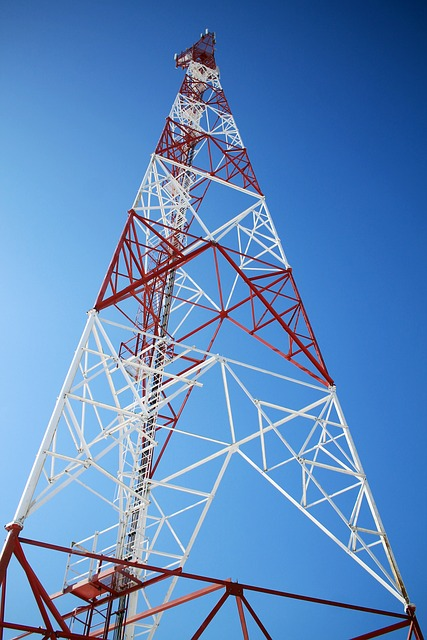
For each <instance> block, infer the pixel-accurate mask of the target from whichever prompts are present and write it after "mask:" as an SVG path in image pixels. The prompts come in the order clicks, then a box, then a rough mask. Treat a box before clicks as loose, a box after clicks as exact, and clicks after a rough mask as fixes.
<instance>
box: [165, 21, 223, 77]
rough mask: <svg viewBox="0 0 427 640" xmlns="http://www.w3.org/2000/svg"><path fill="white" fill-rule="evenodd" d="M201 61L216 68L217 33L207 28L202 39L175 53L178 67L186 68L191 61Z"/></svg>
mask: <svg viewBox="0 0 427 640" xmlns="http://www.w3.org/2000/svg"><path fill="white" fill-rule="evenodd" d="M191 61H193V62H200V63H201V64H204V65H205V66H206V67H210V68H211V69H216V62H215V34H214V33H213V32H209V31H208V30H207V29H206V31H205V33H202V34H201V36H200V40H198V41H197V42H196V43H195V44H193V46H192V47H189V48H188V49H185V51H182V52H181V53H179V54H177V53H176V54H175V62H176V66H177V67H182V68H183V69H186V68H187V67H188V65H189V64H190V62H191Z"/></svg>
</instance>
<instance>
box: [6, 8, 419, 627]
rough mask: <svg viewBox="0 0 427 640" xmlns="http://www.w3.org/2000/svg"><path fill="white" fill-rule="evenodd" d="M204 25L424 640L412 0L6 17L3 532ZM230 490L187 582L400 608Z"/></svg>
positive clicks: (246, 489)
mask: <svg viewBox="0 0 427 640" xmlns="http://www.w3.org/2000/svg"><path fill="white" fill-rule="evenodd" d="M205 28H209V30H211V31H215V32H216V36H217V53H216V59H217V62H218V65H219V67H220V70H221V82H222V85H223V88H224V90H225V94H226V96H227V98H228V101H229V103H230V106H231V109H232V111H233V115H234V117H235V119H236V122H237V125H238V127H239V130H240V133H241V136H242V138H243V141H244V143H245V145H246V147H247V149H248V153H249V156H250V158H251V161H252V166H253V168H254V170H255V173H256V175H257V178H258V181H259V183H260V185H261V188H262V190H263V192H264V193H265V194H266V197H267V202H268V205H269V208H270V211H271V213H272V216H273V219H274V222H275V224H276V227H277V229H278V232H279V235H280V236H281V239H282V242H283V245H284V248H285V251H286V253H287V257H288V259H289V261H290V263H291V265H292V267H293V273H294V276H295V278H296V281H297V283H298V286H299V289H300V292H301V295H302V298H303V301H304V304H305V307H306V309H307V311H308V314H309V317H310V321H311V324H312V326H313V328H314V330H315V333H316V336H317V339H318V342H319V344H320V347H321V349H322V353H323V356H324V358H325V360H326V363H327V366H328V369H329V371H330V373H331V374H332V376H333V378H334V379H335V381H336V383H337V388H338V392H339V394H340V400H341V403H342V405H343V408H344V411H345V414H346V417H347V419H348V421H349V423H350V425H351V427H352V434H353V437H354V440H355V442H356V445H357V448H358V452H359V455H360V457H361V459H362V463H363V465H364V467H365V470H366V472H367V475H368V478H369V480H370V484H371V487H372V490H373V493H374V496H375V499H376V502H377V506H378V508H379V511H380V514H381V517H382V519H383V522H384V524H385V528H386V531H387V533H388V535H389V538H390V540H391V543H392V546H393V551H394V553H395V556H396V559H397V562H398V565H399V567H400V569H401V572H402V575H403V578H404V580H405V583H406V586H407V589H408V591H409V594H410V596H411V598H412V599H413V601H414V602H415V604H417V605H418V613H419V619H420V622H421V625H422V626H423V627H424V631H425V632H426V630H427V605H426V603H427V581H426V573H427V572H426V569H427V552H426V545H425V539H426V534H427V506H426V498H427V471H426V468H427V467H426V465H425V451H426V448H427V436H426V432H427V429H426V426H427V425H426V411H425V408H424V407H425V400H426V393H425V361H426V357H427V348H426V347H427V344H426V333H425V329H424V324H425V317H426V314H427V305H426V285H425V279H426V240H427V238H426V235H427V234H426V231H427V223H426V213H427V211H426V205H427V171H426V169H427V159H426V152H425V150H426V146H427V145H426V143H427V122H426V101H427V82H426V71H425V70H426V63H427V38H426V35H427V6H426V4H425V3H424V2H421V1H415V0H408V1H407V2H398V1H396V0H390V1H388V2H384V1H383V2H382V1H379V0H371V1H369V2H368V1H367V0H362V2H355V1H352V0H349V1H348V2H338V1H335V2H334V1H330V0H326V1H325V2H322V3H320V2H314V1H312V2H309V1H307V0H301V1H296V0H289V1H287V0H284V1H283V2H272V1H271V0H267V1H266V2H263V3H258V2H251V1H249V2H247V3H245V5H244V8H243V5H241V4H240V3H239V2H223V1H221V0H220V1H219V2H216V3H214V4H212V5H210V6H208V7H206V6H204V5H202V4H200V3H198V2H195V1H194V0H190V1H189V2H187V3H186V4H185V9H184V8H183V7H180V5H178V4H176V3H172V2H170V1H169V0H167V1H165V2H163V3H158V4H157V5H153V4H152V3H148V2H142V1H141V2H131V1H129V0H125V1H123V2H120V3H119V2H110V1H108V0H106V1H104V2H101V1H97V0H93V1H88V2H83V1H80V0H75V1H74V2H68V1H63V2H53V1H43V0H41V1H40V2H37V3H34V2H24V1H22V0H16V1H14V2H4V3H3V4H2V6H1V7H0V54H1V55H0V58H1V60H0V82H1V86H2V100H1V102H0V135H1V138H0V139H1V151H0V158H1V167H2V170H1V173H0V207H1V217H0V233H1V238H2V251H1V254H0V263H1V274H2V275H1V280H2V297H3V304H2V309H3V312H2V314H1V316H0V340H1V348H2V355H3V367H2V373H1V378H2V383H1V387H0V388H1V399H2V408H3V411H2V416H3V420H2V424H1V427H0V428H1V434H2V440H3V447H2V454H1V458H2V464H1V470H0V477H1V481H2V486H3V490H2V500H1V508H0V514H1V518H2V520H3V522H4V523H6V522H8V521H9V520H10V519H11V518H12V516H13V513H14V511H15V507H16V504H17V502H18V499H19V496H20V494H21V492H22V488H23V486H24V483H25V480H26V477H27V475H28V473H29V470H30V468H31V464H32V461H33V459H34V456H35V454H36V451H37V449H38V446H39V443H40V440H41V437H42V434H43V432H44V428H45V425H46V422H47V420H48V418H49V416H50V413H51V410H52V407H53V404H54V401H55V399H56V396H57V394H58V392H59V389H60V387H61V385H62V381H63V378H64V375H65V373H66V370H67V368H68V364H69V361H70V359H71V357H72V354H73V352H74V349H75V347H76V344H77V340H78V338H79V336H80V333H81V330H82V328H83V325H84V322H85V312H86V311H87V310H88V309H90V308H91V307H92V305H93V302H94V300H95V298H96V294H97V292H98V289H99V286H100V284H101V281H102V278H103V276H104V274H105V271H106V268H107V266H108V263H109V261H110V258H111V254H112V252H113V250H114V248H115V245H116V242H117V240H118V237H119V234H120V232H121V229H122V226H123V223H124V220H125V213H126V211H127V209H129V207H130V206H131V204H132V201H133V198H134V195H135V193H136V191H137V188H138V186H139V183H140V180H141V178H142V175H143V173H144V171H145V168H146V166H147V164H148V161H149V157H150V154H151V153H152V152H153V150H154V147H155V145H156V143H157V140H158V138H159V135H160V133H161V130H162V128H163V124H164V118H165V117H166V116H167V114H168V113H169V109H170V106H171V104H172V102H173V100H174V98H175V95H176V93H177V91H178V88H179V86H180V83H181V80H182V72H181V71H180V70H176V69H175V68H174V61H173V54H174V53H175V52H179V51H181V50H183V49H185V48H186V47H188V46H190V45H191V44H192V43H193V42H195V41H196V40H197V39H198V37H199V34H200V33H201V32H202V31H204V30H205ZM239 477H241V479H242V480H241V484H238V483H232V482H230V483H229V484H227V485H226V488H224V492H223V493H222V494H221V495H219V496H218V499H217V503H216V504H215V505H214V507H213V515H212V517H209V518H208V520H207V521H206V523H205V528H204V530H203V531H202V533H201V536H204V542H203V543H202V542H201V543H200V547H196V548H195V550H194V553H193V554H192V558H191V562H192V565H191V566H192V570H194V571H199V572H200V573H208V574H209V573H210V574H214V575H217V576H219V577H228V575H229V574H230V573H231V575H232V577H233V578H238V579H240V580H241V581H246V582H256V583H258V584H263V585H266V586H272V587H274V588H283V589H286V590H289V591H303V590H305V591H307V589H306V587H305V586H304V584H303V583H304V581H303V580H302V579H301V576H303V575H305V577H307V574H308V575H310V576H311V577H310V579H309V584H310V587H311V588H310V589H309V591H310V593H311V594H314V595H318V596H321V597H331V598H334V597H338V595H337V594H340V593H341V591H342V592H343V593H344V589H343V590H341V587H340V586H339V585H340V580H341V579H342V580H343V581H344V582H347V581H349V580H351V581H352V584H351V585H348V584H347V585H346V586H348V587H349V596H348V597H347V596H344V595H343V598H344V597H345V599H352V598H353V599H355V600H356V601H357V602H361V604H370V603H371V601H370V598H371V595H372V600H374V601H375V602H373V606H384V608H388V607H392V606H393V601H390V599H387V598H385V599H384V600H383V599H382V595H377V592H376V591H375V593H373V594H370V591H369V589H370V586H369V583H368V579H367V578H366V577H365V576H361V575H360V574H361V571H356V572H355V573H351V571H349V576H350V577H347V573H346V571H347V564H348V562H349V561H348V560H346V559H344V560H341V558H337V554H336V552H335V550H332V549H331V544H330V543H328V542H327V543H325V542H324V541H323V539H320V534H319V533H318V532H317V531H312V529H311V528H310V526H309V523H304V524H303V525H301V526H300V523H299V524H298V525H294V522H293V520H291V519H290V514H289V519H288V512H287V511H286V512H285V513H284V514H282V512H281V511H280V509H281V503H280V501H278V500H277V497H276V496H272V495H271V494H270V492H269V491H268V489H269V488H268V487H260V486H258V485H256V486H255V485H251V478H250V477H247V476H246V475H245V474H244V472H242V473H241V474H240V476H239ZM264 489H267V491H264ZM248 495H250V496H251V498H250V499H248ZM255 504H256V508H255V507H254V505H255ZM236 505H239V506H240V508H239V510H238V511H239V514H240V515H239V517H238V518H237V517H235V512H236ZM65 508H66V507H65V506H64V509H65ZM279 511H280V513H279ZM293 515H294V514H293ZM230 521H232V522H233V525H232V526H231V529H230V528H229V527H228V526H227V527H225V524H224V523H228V522H230ZM294 526H297V529H295V533H294V532H293V531H294V530H293V527H294ZM242 532H246V535H245V543H244V544H243V542H242V536H243V534H242ZM312 534H314V535H313V536H312V537H311V535H312ZM294 542H295V547H293V545H294ZM332 551H333V552H332ZM330 552H331V553H330ZM329 554H330V555H329ZM294 556H295V557H294ZM254 558H256V561H254ZM296 558H298V560H297V559H296ZM282 559H283V562H282ZM346 563H347V564H346ZM359 595H360V598H359V597H358V596H359ZM368 595H369V597H368ZM364 598H366V599H364ZM273 636H274V634H273ZM295 637H296V636H295Z"/></svg>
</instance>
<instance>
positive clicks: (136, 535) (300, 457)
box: [0, 32, 422, 640]
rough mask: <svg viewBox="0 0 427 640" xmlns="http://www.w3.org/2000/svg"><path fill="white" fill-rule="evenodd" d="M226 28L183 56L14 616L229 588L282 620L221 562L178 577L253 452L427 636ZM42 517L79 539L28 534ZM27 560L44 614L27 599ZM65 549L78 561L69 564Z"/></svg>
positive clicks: (70, 406) (52, 472) (85, 344)
mask: <svg viewBox="0 0 427 640" xmlns="http://www.w3.org/2000/svg"><path fill="white" fill-rule="evenodd" d="M214 44H215V40H214V35H213V34H212V33H208V32H206V33H205V34H204V35H203V36H201V38H200V40H199V41H198V42H197V43H196V44H195V45H194V46H193V47H191V48H190V49H187V50H186V51H184V52H183V53H182V54H180V55H179V56H177V57H176V65H177V67H180V68H182V69H183V70H185V76H184V80H183V83H182V86H181V88H180V90H179V93H178V95H177V97H176V100H175V102H174V103H173V106H172V109H171V112H170V115H169V116H168V118H167V119H166V124H165V127H164V129H163V132H162V134H161V136H160V140H159V142H158V144H157V147H156V150H155V152H154V154H153V155H152V157H151V160H150V162H149V165H148V168H147V171H146V174H145V176H144V178H143V180H142V183H141V186H140V188H139V189H138V192H137V195H136V197H135V200H134V202H133V205H132V208H131V209H130V211H129V213H128V217H127V221H126V224H125V227H124V230H123V233H122V235H121V237H120V239H119V242H118V244H117V248H116V250H115V252H114V255H113V257H112V260H111V263H110V266H109V267H108V270H107V273H106V276H105V278H104V281H103V283H102V286H101V289H100V291H99V294H98V297H97V299H96V303H95V306H94V308H93V309H92V310H91V311H90V312H89V313H88V319H87V323H86V326H85V328H84V331H83V334H82V337H81V339H80V341H79V343H78V346H77V349H76V352H75V354H74V357H73V360H72V362H71V366H70V368H69V371H68V374H67V376H66V379H65V382H64V385H63V387H62V390H61V392H60V395H59V397H58V400H57V403H56V406H55V409H54V411H53V414H52V417H51V420H50V422H49V424H48V427H47V430H46V433H45V436H44V438H43V441H42V444H41V447H40V450H39V452H38V454H37V457H36V460H35V462H34V466H33V469H32V471H31V473H30V476H29V479H28V482H27V485H26V487H25V490H24V492H23V495H22V498H21V501H20V503H19V505H18V508H17V511H16V514H15V516H14V519H13V521H12V523H11V524H9V525H7V529H8V532H9V533H8V537H7V540H6V543H5V546H4V549H3V552H2V556H1V561H0V580H1V603H0V616H1V617H0V622H1V627H2V630H4V629H9V630H11V631H10V633H12V635H13V634H15V635H18V632H19V633H20V631H19V630H21V631H22V632H24V633H27V634H28V635H34V636H37V637H40V636H42V637H51V638H53V637H65V638H75V639H77V638H79V637H85V638H89V637H92V638H93V637H95V638H115V639H116V640H120V639H121V638H126V639H127V640H130V639H131V638H133V637H137V636H143V637H147V638H152V637H153V635H154V634H155V632H156V630H157V628H158V626H159V623H160V619H161V617H162V615H163V613H164V611H166V610H167V609H170V608H172V607H175V606H177V605H178V604H180V602H183V601H186V600H189V599H191V598H194V597H199V596H201V595H203V594H205V593H211V592H213V591H215V590H220V589H223V590H224V595H223V596H222V600H221V601H220V602H222V601H224V600H225V599H226V598H227V597H228V596H229V595H232V596H234V597H236V600H237V604H238V612H239V616H240V621H241V626H242V632H243V637H248V632H247V627H246V623H245V617H244V611H243V609H244V606H245V607H246V612H247V615H249V614H250V615H251V616H252V618H253V619H254V620H255V621H256V623H257V626H258V628H259V629H260V630H261V631H262V633H263V634H264V637H270V636H269V635H268V632H267V631H266V628H265V627H264V626H263V625H262V623H261V621H260V620H258V619H257V617H256V615H255V613H254V612H253V610H251V608H250V606H249V605H248V602H247V599H246V597H245V595H244V593H243V590H244V589H243V587H241V586H239V587H238V588H237V587H236V586H235V585H234V586H233V585H232V583H230V582H228V581H218V580H217V581H215V580H214V579H212V580H208V579H205V578H203V580H204V582H203V587H204V588H203V589H199V590H198V591H197V592H193V593H192V594H191V595H190V594H187V595H186V596H180V597H179V598H178V597H177V596H176V595H175V593H174V589H175V586H176V583H177V581H178V580H181V578H182V577H187V578H188V577H189V576H188V575H187V574H185V572H184V571H183V567H184V564H185V562H186V560H187V558H188V555H189V553H190V551H191V548H192V546H193V544H194V542H195V540H196V536H197V535H198V534H199V531H200V529H201V526H202V524H203V521H204V519H205V517H206V514H207V512H208V510H209V507H210V505H211V503H212V500H213V498H214V496H215V494H216V492H217V490H218V487H219V485H220V483H221V480H222V478H223V476H224V474H225V472H226V471H227V467H228V465H229V463H230V460H231V459H232V458H233V456H239V457H240V458H241V459H242V460H244V461H245V462H247V464H248V465H250V466H251V467H252V468H253V469H254V470H255V471H256V472H258V473H259V474H260V475H261V476H262V477H263V478H264V479H265V481H266V483H268V484H270V485H271V487H270V489H271V490H274V491H277V492H279V493H280V494H282V496H283V498H284V499H286V500H288V501H290V502H291V503H292V504H293V505H294V506H295V509H297V510H299V511H300V513H301V514H302V515H303V516H305V517H307V518H309V519H310V521H311V522H312V523H313V524H314V525H316V526H317V527H320V529H321V530H322V531H323V532H324V533H325V534H326V535H327V536H329V537H330V538H331V539H332V540H333V541H334V542H335V543H336V545H338V547H340V548H341V549H342V550H343V551H344V552H345V553H347V554H348V555H349V556H350V557H351V558H352V559H353V560H354V561H355V562H356V563H358V564H359V565H360V566H361V567H362V568H363V569H365V570H366V571H367V572H368V573H369V574H371V576H372V578H373V579H375V580H377V581H378V582H379V583H381V585H383V587H384V588H385V589H387V590H388V591H389V592H391V593H392V594H393V595H394V596H395V597H396V598H397V600H399V601H400V602H401V603H402V605H404V606H406V613H404V614H402V615H401V616H400V618H399V619H400V621H399V622H397V623H396V622H395V623H394V626H395V627H396V625H398V626H399V625H400V626H399V628H407V629H409V632H407V633H409V635H408V637H413V638H421V637H422V636H421V631H420V629H419V626H418V623H417V621H416V618H415V616H414V612H413V608H412V607H411V606H408V605H409V599H408V596H407V593H406V590H405V587H404V584H403V581H402V578H401V576H400V574H399V570H398V568H397V565H396V561H395V559H394V557H393V554H392V551H391V548H390V545H389V542H388V539H387V536H386V533H385V531H384V528H383V525H382V523H381V519H380V516H379V513H378V510H377V507H376V505H375V502H374V499H373V496H372V493H371V490H370V488H369V485H368V482H367V479H366V476H365V473H364V471H363V468H362V466H361V463H360V460H359V457H358V455H357V452H356V448H355V446H354V443H353V440H352V438H351V435H350V431H349V428H348V426H347V423H346V420H345V417H344V414H343V411H342V409H341V406H340V403H339V401H338V398H337V393H336V388H335V386H334V382H333V380H332V378H331V376H330V374H329V373H328V370H327V368H326V365H325V362H324V359H323V357H322V354H321V351H320V348H319V345H318V343H317V341H316V338H315V335H314V332H313V329H312V327H311V325H310V322H309V319H308V316H307V313H306V311H305V308H304V305H303V302H302V300H301V297H300V294H299V292H298V288H297V286H296V283H295V280H294V276H293V272H292V269H291V267H290V265H289V263H288V261H287V259H286V255H285V253H284V250H283V247H282V244H281V242H280V239H279V237H278V235H277V233H276V230H275V227H274V224H273V221H272V218H271V215H270V212H269V210H268V207H267V204H266V199H265V196H264V195H263V193H262V191H261V188H260V185H259V184H258V181H257V179H256V176H255V173H254V170H253V168H252V165H251V162H250V160H249V156H248V153H247V151H246V148H245V147H244V144H243V142H242V139H241V137H240V134H239V131H238V129H237V126H236V123H235V120H234V117H233V114H232V112H231V110H230V107H229V104H228V102H227V99H226V97H225V94H224V91H223V89H222V87H221V84H220V80H219V72H218V68H217V66H216V62H215V57H214ZM218 354H221V355H218ZM266 363H267V364H266ZM212 400H214V402H212ZM30 517H31V518H32V519H34V521H35V523H36V525H35V529H34V530H35V531H37V530H38V529H37V527H40V526H41V523H44V527H45V529H46V528H48V529H49V536H50V537H51V538H55V541H57V542H58V544H59V545H62V546H55V545H53V544H52V543H51V542H49V543H47V542H44V543H39V542H37V543H36V542H35V541H34V540H27V539H25V538H22V537H21V530H22V528H23V527H24V525H26V521H27V519H28V518H30ZM61 521H64V528H65V530H66V532H65V534H62V533H60V524H61ZM72 539H73V540H78V539H80V542H78V543H77V542H73V543H72V544H70V540H72ZM25 545H28V548H29V549H31V550H34V548H35V546H36V547H38V548H39V552H40V553H42V549H43V548H44V549H45V550H49V549H56V550H57V551H66V552H68V554H69V555H68V562H67V563H64V558H63V554H61V553H57V554H53V556H54V559H52V560H49V561H46V562H44V563H43V564H44V568H42V569H40V570H37V571H36V570H35V569H34V567H33V561H32V559H30V556H31V558H32V555H31V554H32V553H33V551H30V552H28V551H27V552H25V551H24V547H25ZM25 548H27V547H25ZM53 556H52V557H53ZM58 558H59V560H58ZM12 563H13V564H14V566H15V565H16V567H17V568H19V569H20V571H21V573H23V574H24V575H25V576H26V579H27V583H28V588H27V590H28V592H29V594H30V595H31V597H32V602H33V609H34V611H35V613H34V615H36V614H37V615H38V616H39V622H37V623H34V622H30V623H29V622H26V621H25V619H24V618H25V615H24V614H23V613H22V615H21V618H22V619H20V621H19V623H17V622H11V621H10V619H9V617H8V616H9V611H11V609H8V605H7V604H6V603H7V597H6V596H9V595H10V594H9V591H7V589H6V585H7V579H6V578H7V575H8V571H7V570H8V567H9V566H10V565H11V564H12ZM56 564H58V567H59V570H61V569H62V570H63V568H64V566H65V564H66V565H67V569H66V575H65V580H64V581H62V582H60V581H59V580H57V576H56V574H55V570H56ZM46 565H48V568H49V571H48V572H46V576H44V573H43V571H44V569H45V568H46ZM53 576H55V577H53ZM180 576H181V578H180ZM62 577H63V574H62ZM191 578H192V579H193V580H197V576H191ZM55 580H57V581H56V582H55ZM206 581H207V582H208V586H206ZM51 587H52V592H55V593H54V595H48V593H49V589H50V588H51ZM61 602H68V603H70V602H71V604H69V605H67V606H69V609H68V610H67V608H66V606H65V605H62V604H60V603H61ZM76 603H77V604H76ZM220 606H221V604H219V605H217V609H218V608H219V607H220ZM30 609H31V607H29V608H28V611H29V612H30ZM67 611H68V612H67ZM248 611H249V614H248ZM213 615H215V612H214V613H212V614H211V617H209V616H208V618H207V619H205V621H204V622H203V623H202V624H201V625H200V627H199V631H198V632H197V633H195V634H194V635H193V637H194V638H196V637H199V635H201V633H202V632H203V631H204V629H205V628H206V626H207V625H208V623H209V622H210V620H211V619H212V618H213ZM254 616H255V617H254ZM392 626H393V625H391V626H390V629H391V627H392ZM396 628H397V627H396ZM245 634H246V635H245ZM366 637H368V636H366ZM369 637H374V636H369Z"/></svg>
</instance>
